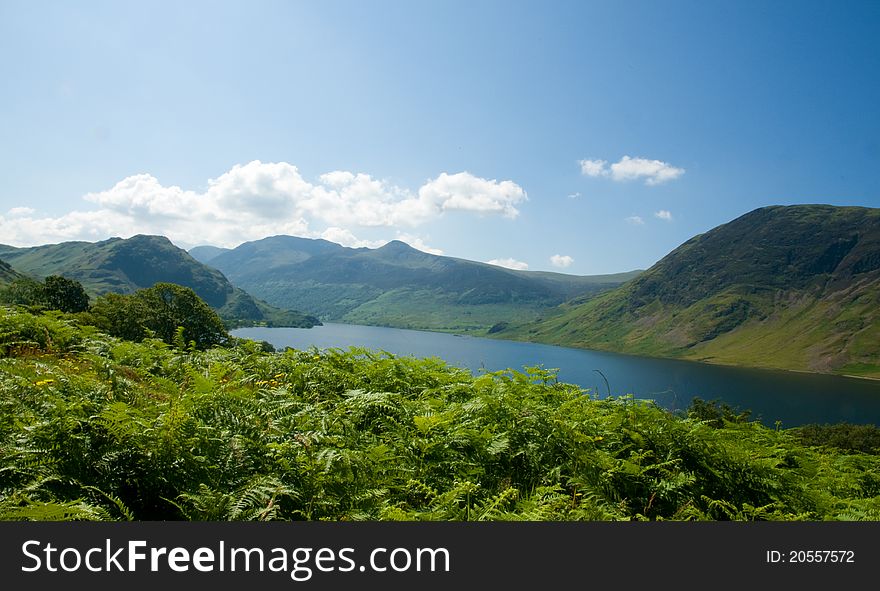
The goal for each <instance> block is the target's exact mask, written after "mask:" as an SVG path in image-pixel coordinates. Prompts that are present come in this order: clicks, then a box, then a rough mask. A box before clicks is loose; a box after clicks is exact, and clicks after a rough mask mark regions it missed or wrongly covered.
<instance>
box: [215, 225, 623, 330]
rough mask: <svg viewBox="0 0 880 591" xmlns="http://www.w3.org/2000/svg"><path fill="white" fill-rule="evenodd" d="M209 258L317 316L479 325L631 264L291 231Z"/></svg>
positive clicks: (520, 316) (615, 279)
mask: <svg viewBox="0 0 880 591" xmlns="http://www.w3.org/2000/svg"><path fill="white" fill-rule="evenodd" d="M210 264H211V265H212V266H214V267H216V268H217V269H220V270H221V271H222V272H223V273H224V274H225V275H226V276H227V277H229V278H230V280H231V281H233V282H234V283H235V284H236V285H240V286H242V287H243V288H245V289H247V290H248V291H249V292H251V293H253V294H255V295H257V296H258V297H261V298H263V299H265V300H266V301H267V302H270V303H272V304H274V305H276V306H282V307H295V308H297V309H302V310H308V311H309V312H311V313H313V314H316V315H317V316H319V317H320V318H321V319H322V320H325V321H342V322H351V323H358V324H378V325H385V326H396V327H404V328H423V329H432V330H454V331H482V332H485V331H487V330H490V329H492V328H493V327H494V328H495V330H500V328H501V327H503V326H504V323H509V322H512V321H528V320H535V319H538V318H540V317H541V316H542V314H543V313H544V312H545V311H547V310H550V309H552V308H554V307H555V306H557V305H559V304H561V303H562V302H564V301H565V300H567V299H570V298H572V297H574V296H576V295H581V296H586V295H595V294H597V293H600V292H602V291H605V290H608V289H611V288H613V287H616V286H618V285H620V284H621V283H623V282H624V281H626V280H628V279H631V278H632V277H634V276H635V275H636V274H637V273H638V272H637V271H634V272H631V273H620V274H616V275H597V276H587V277H579V276H575V275H565V274H562V273H536V272H528V271H513V270H510V269H505V268H503V267H497V266H494V265H489V264H486V263H477V262H474V261H468V260H464V259H457V258H452V257H445V256H437V255H433V254H428V253H424V252H421V251H419V250H416V249H415V248H412V247H411V246H408V245H407V244H405V243H403V242H400V241H397V240H394V241H391V242H389V243H388V244H386V245H384V246H382V247H381V248H376V249H370V248H347V247H344V246H340V245H339V244H335V243H333V242H328V241H326V240H313V239H308V238H297V237H294V236H272V237H269V238H264V239H262V240H257V241H254V242H246V243H244V244H242V245H240V246H239V247H237V248H234V249H232V250H230V251H228V252H224V253H221V254H218V255H217V256H216V257H214V258H213V259H212V260H211V263H210Z"/></svg>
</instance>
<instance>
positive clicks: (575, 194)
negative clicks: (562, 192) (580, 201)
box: [568, 193, 581, 199]
mask: <svg viewBox="0 0 880 591" xmlns="http://www.w3.org/2000/svg"><path fill="white" fill-rule="evenodd" d="M580 196H581V194H580V193H569V195H568V198H569V199H577V198H578V197H580Z"/></svg>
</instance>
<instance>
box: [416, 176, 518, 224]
mask: <svg viewBox="0 0 880 591" xmlns="http://www.w3.org/2000/svg"><path fill="white" fill-rule="evenodd" d="M526 199H527V197H526V192H525V191H524V190H523V189H522V187H520V186H519V185H517V184H516V183H514V182H513V181H501V182H500V183H499V182H498V181H496V180H494V179H493V180H491V181H489V180H486V179H481V178H479V177H475V176H474V175H472V174H470V173H469V172H459V173H458V174H447V173H445V172H444V173H442V174H440V176H438V177H437V178H436V179H433V180H430V181H428V182H427V183H426V184H424V185H422V187H421V188H420V189H419V201H420V202H421V203H422V204H424V205H425V206H430V207H433V208H435V209H437V210H438V211H448V210H456V209H457V210H462V211H473V212H478V213H498V214H501V215H503V216H504V217H507V218H515V217H516V216H518V215H519V210H518V209H516V207H514V205H516V204H517V203H520V202H521V201H526Z"/></svg>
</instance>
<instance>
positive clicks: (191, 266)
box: [0, 235, 317, 326]
mask: <svg viewBox="0 0 880 591" xmlns="http://www.w3.org/2000/svg"><path fill="white" fill-rule="evenodd" d="M0 253H2V254H0V257H2V258H3V259H4V260H6V261H9V263H11V264H12V265H14V266H15V268H16V269H18V270H20V271H23V272H25V273H28V274H29V275H32V276H34V277H40V278H42V277H46V276H48V275H53V274H59V275H64V276H66V277H69V278H71V279H76V280H77V281H79V282H80V283H82V284H83V287H85V289H86V291H88V292H89V294H90V295H92V296H97V295H102V294H105V293H110V292H113V293H133V292H134V291H136V290H138V289H140V288H144V287H151V286H152V285H154V284H155V283H157V282H160V281H164V282H169V283H176V284H178V285H183V286H185V287H189V288H191V289H192V290H193V291H195V292H196V293H197V294H198V295H199V297H201V298H202V299H203V300H205V302H207V303H208V305H210V306H211V307H212V308H214V309H215V310H217V312H218V313H219V314H220V316H221V317H222V318H223V319H224V320H225V321H227V322H228V323H230V324H231V325H239V324H243V323H253V322H266V323H270V324H276V325H284V326H313V325H314V324H315V323H316V322H317V319H315V318H313V317H309V316H306V315H304V314H301V313H299V312H291V311H289V310H281V309H278V308H275V307H273V306H271V305H269V304H267V303H266V302H261V301H259V300H257V299H256V298H254V297H253V296H251V295H250V294H248V293H246V292H244V291H243V290H241V289H239V288H237V287H234V286H233V285H232V284H231V283H230V282H229V280H228V279H227V278H226V277H225V276H224V275H223V274H222V273H221V272H219V271H217V270H216V269H214V268H211V267H208V266H207V265H204V264H202V263H200V262H198V261H196V260H195V259H194V258H193V257H192V256H190V255H189V254H188V253H187V252H186V251H184V250H182V249H180V248H178V247H176V246H174V245H173V244H172V243H171V242H170V241H169V240H168V239H167V238H165V237H163V236H144V235H138V236H133V237H131V238H128V239H122V238H110V239H109V240H104V241H101V242H94V243H93V242H63V243H60V244H47V245H43V246H34V247H30V248H15V247H12V246H5V245H0Z"/></svg>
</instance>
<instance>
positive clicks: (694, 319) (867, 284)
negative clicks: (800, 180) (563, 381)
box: [499, 205, 880, 377]
mask: <svg viewBox="0 0 880 591" xmlns="http://www.w3.org/2000/svg"><path fill="white" fill-rule="evenodd" d="M499 336H503V337H507V338H515V339H523V340H533V341H540V342H548V343H556V344H561V345H569V346H575V347H584V348H590V349H606V350H613V351H620V352H627V353H636V354H644V355H652V356H670V357H683V358H687V359H696V360H701V361H708V362H716V363H725V364H737V365H748V366H754V367H772V368H784V369H798V370H806V371H817V372H835V373H843V374H853V375H863V376H874V377H880V209H869V208H863V207H834V206H829V205H799V206H789V207H781V206H774V207H764V208H761V209H758V210H755V211H752V212H750V213H748V214H746V215H743V216H742V217H739V218H737V219H735V220H733V221H731V222H729V223H726V224H723V225H721V226H718V227H717V228H715V229H713V230H710V231H709V232H706V233H705V234H701V235H699V236H696V237H694V238H692V239H690V240H688V241H687V242H685V243H684V244H682V245H681V246H679V247H678V248H676V249H675V250H674V251H672V252H671V253H670V254H668V255H667V256H666V257H664V258H663V259H662V260H660V261H659V262H658V263H657V264H655V265H654V266H653V267H651V268H650V269H648V270H647V271H645V272H644V273H643V274H641V275H640V276H639V277H637V278H636V279H634V280H633V281H631V282H629V283H627V284H625V285H623V286H621V287H619V288H617V289H615V290H613V291H610V292H608V293H605V294H602V295H600V296H599V297H595V298H586V299H584V298H576V299H574V300H572V301H570V302H568V303H566V304H564V305H563V306H561V307H560V308H559V309H558V311H557V312H556V313H555V314H554V315H552V316H548V317H546V318H545V319H544V320H542V321H540V322H532V323H522V324H520V325H518V326H511V327H509V328H507V329H506V330H504V331H499Z"/></svg>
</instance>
